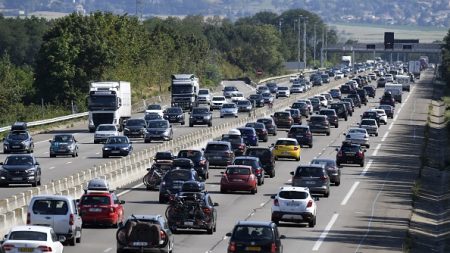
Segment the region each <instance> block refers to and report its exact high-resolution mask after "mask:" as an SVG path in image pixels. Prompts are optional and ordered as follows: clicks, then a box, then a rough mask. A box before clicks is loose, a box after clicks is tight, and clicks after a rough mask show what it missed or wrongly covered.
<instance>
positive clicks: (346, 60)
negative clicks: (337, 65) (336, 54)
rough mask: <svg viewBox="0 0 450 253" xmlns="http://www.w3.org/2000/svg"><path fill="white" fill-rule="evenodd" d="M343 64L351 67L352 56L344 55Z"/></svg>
mask: <svg viewBox="0 0 450 253" xmlns="http://www.w3.org/2000/svg"><path fill="white" fill-rule="evenodd" d="M341 65H343V66H345V67H351V66H352V57H351V56H350V55H344V56H342V58H341Z"/></svg>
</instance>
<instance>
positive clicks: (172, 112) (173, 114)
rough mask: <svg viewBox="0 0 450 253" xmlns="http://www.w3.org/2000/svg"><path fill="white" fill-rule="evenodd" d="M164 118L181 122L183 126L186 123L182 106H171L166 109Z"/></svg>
mask: <svg viewBox="0 0 450 253" xmlns="http://www.w3.org/2000/svg"><path fill="white" fill-rule="evenodd" d="M163 113H164V119H165V120H168V121H169V123H180V124H181V125H182V126H183V125H184V124H185V123H186V121H185V119H184V112H183V109H182V108H181V107H169V108H167V109H165V110H164V112H163Z"/></svg>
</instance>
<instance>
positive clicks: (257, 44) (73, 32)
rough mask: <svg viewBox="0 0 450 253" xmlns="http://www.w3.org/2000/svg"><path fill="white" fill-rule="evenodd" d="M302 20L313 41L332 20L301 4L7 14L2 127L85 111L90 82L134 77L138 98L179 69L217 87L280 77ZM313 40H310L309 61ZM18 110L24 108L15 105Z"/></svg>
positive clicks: (1, 31) (2, 25)
mask: <svg viewBox="0 0 450 253" xmlns="http://www.w3.org/2000/svg"><path fill="white" fill-rule="evenodd" d="M300 17H301V18H302V20H304V19H306V20H307V22H308V27H307V30H306V33H307V37H308V38H313V35H314V28H315V31H316V36H317V38H321V37H322V33H323V32H325V31H326V29H327V28H326V25H325V24H324V23H323V22H322V20H321V19H320V18H319V17H318V16H317V15H315V14H312V13H309V12H307V11H305V10H301V9H298V10H290V11H287V12H285V13H282V14H281V15H277V14H274V13H270V12H262V13H258V14H256V15H255V16H253V17H248V18H243V19H239V20H237V21H236V22H231V21H229V20H227V19H220V18H218V17H215V18H209V19H204V17H201V16H188V17H186V18H184V19H178V18H167V19H159V18H152V19H148V20H145V21H143V22H140V21H139V20H138V19H136V18H135V17H130V16H127V15H122V16H119V15H113V14H111V13H100V12H97V13H93V14H91V15H88V16H83V15H79V14H75V13H74V14H71V15H69V16H66V17H63V18H60V19H57V20H54V21H45V20H42V19H36V18H30V19H6V18H2V17H0V50H1V51H0V52H1V53H2V54H3V57H2V58H1V61H0V108H1V110H2V111H3V112H6V114H1V115H0V124H2V125H4V124H8V123H11V121H14V120H32V119H34V118H36V117H42V115H41V114H40V113H39V115H33V113H27V112H31V111H36V112H37V111H39V110H38V109H39V108H40V109H41V110H42V108H44V107H48V108H47V110H46V111H49V110H50V109H49V108H51V111H52V112H55V111H56V114H58V113H67V110H68V109H70V105H71V104H72V103H75V104H76V105H77V107H78V108H79V110H84V109H85V106H86V96H87V93H88V88H89V82H90V81H96V80H128V81H130V82H131V83H132V91H133V99H134V100H137V99H143V98H147V97H150V96H152V95H155V94H157V93H160V92H163V91H165V90H167V86H168V84H169V78H170V75H171V74H173V73H195V74H197V75H198V76H200V78H201V79H200V80H201V82H202V84H203V85H210V86H212V85H217V84H218V83H219V82H220V80H221V79H223V78H235V77H238V76H242V75H246V76H250V77H254V76H255V71H256V70H257V69H258V70H259V69H262V70H263V71H264V74H265V75H276V74H280V73H282V72H283V62H284V61H286V60H296V59H297V50H298V48H297V39H298V29H299V27H300V28H301V29H303V26H299V25H298V24H299V19H300ZM279 20H283V24H282V25H281V26H280V24H279ZM301 34H303V30H301ZM327 39H328V41H329V43H333V42H335V41H336V40H337V35H336V33H335V32H334V31H327ZM312 43H313V40H312V39H309V40H308V42H307V54H308V59H311V55H312V54H313V51H312V48H313V45H312ZM322 44H323V42H320V44H318V48H320V46H321V45H322ZM310 63H311V62H310ZM43 101H44V102H45V103H44V104H45V106H44V107H43V106H42V102H43ZM18 105H20V106H18ZM19 107H21V108H24V110H17V109H16V110H14V108H19ZM27 107H30V108H28V110H27ZM30 117H31V118H30Z"/></svg>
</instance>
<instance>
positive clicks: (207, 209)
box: [203, 207, 211, 214]
mask: <svg viewBox="0 0 450 253" xmlns="http://www.w3.org/2000/svg"><path fill="white" fill-rule="evenodd" d="M203 212H204V213H205V214H211V209H209V208H208V207H203Z"/></svg>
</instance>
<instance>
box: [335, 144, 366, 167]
mask: <svg viewBox="0 0 450 253" xmlns="http://www.w3.org/2000/svg"><path fill="white" fill-rule="evenodd" d="M336 151H337V152H338V153H337V154H336V164H337V166H340V165H341V164H359V166H361V167H364V153H365V152H366V150H365V149H363V148H362V147H361V145H359V144H354V143H350V142H346V141H344V142H343V143H342V146H341V147H340V148H336Z"/></svg>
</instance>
